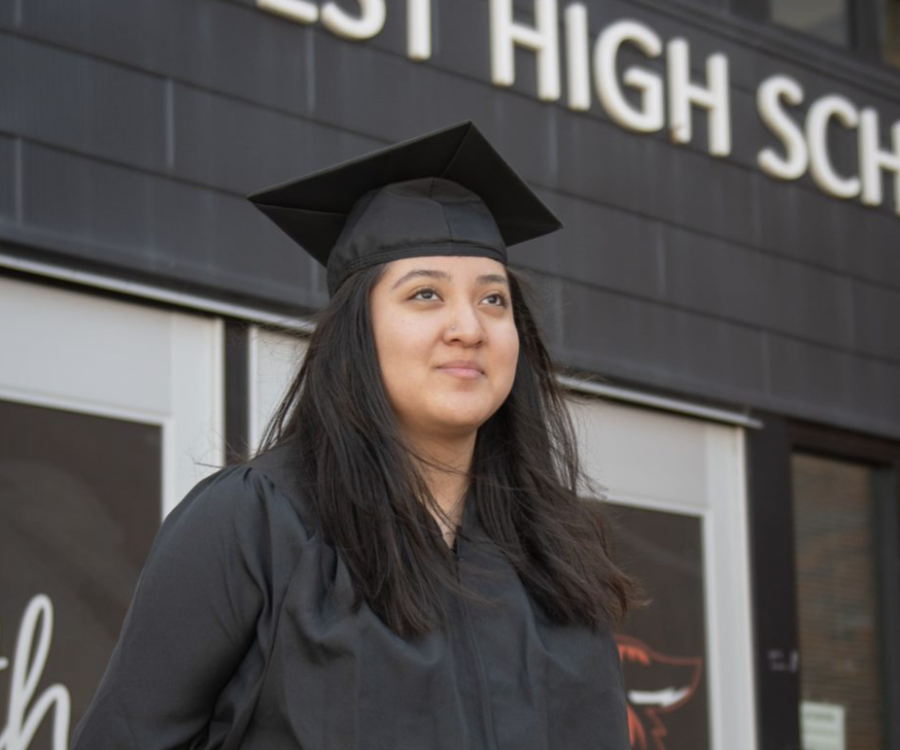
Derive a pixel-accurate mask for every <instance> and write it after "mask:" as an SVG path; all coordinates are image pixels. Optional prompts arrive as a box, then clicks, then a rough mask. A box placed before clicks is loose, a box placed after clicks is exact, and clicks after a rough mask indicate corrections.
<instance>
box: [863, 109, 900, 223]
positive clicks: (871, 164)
mask: <svg viewBox="0 0 900 750" xmlns="http://www.w3.org/2000/svg"><path fill="white" fill-rule="evenodd" d="M891 140H892V142H893V148H894V150H893V151H882V150H881V148H880V146H879V141H880V136H879V134H878V112H876V111H875V110H874V109H871V108H866V109H864V110H863V111H862V112H860V113H859V166H860V170H861V172H862V202H863V203H865V204H866V205H867V206H880V205H881V170H882V169H884V170H885V171H888V172H893V173H894V210H895V211H896V212H897V213H898V214H900V122H895V123H894V127H893V128H891Z"/></svg>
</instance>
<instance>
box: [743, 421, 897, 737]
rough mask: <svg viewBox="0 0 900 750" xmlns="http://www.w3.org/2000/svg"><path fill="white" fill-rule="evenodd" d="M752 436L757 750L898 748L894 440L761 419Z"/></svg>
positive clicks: (750, 447) (750, 443) (803, 423)
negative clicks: (771, 749)
mask: <svg viewBox="0 0 900 750" xmlns="http://www.w3.org/2000/svg"><path fill="white" fill-rule="evenodd" d="M759 416H761V417H762V418H763V421H764V426H763V428H762V429H760V430H755V431H753V432H752V433H751V434H750V435H749V451H748V456H749V468H750V472H749V474H750V478H751V482H750V493H751V501H750V505H749V512H750V527H751V536H752V539H751V547H752V549H753V554H752V557H753V568H754V572H755V576H754V592H753V597H754V604H755V608H754V609H755V618H756V623H755V631H756V632H755V641H756V652H757V660H758V661H757V664H758V666H759V669H758V675H759V688H760V689H759V692H758V702H757V710H758V712H759V714H758V716H759V721H760V729H761V736H762V737H763V738H765V742H764V745H763V746H764V747H794V748H804V750H824V749H825V748H846V749H847V750H886V749H887V748H895V747H900V744H898V741H900V713H898V712H897V711H896V710H893V709H894V707H895V706H897V705H900V641H898V640H897V635H896V634H897V633H898V632H900V442H897V441H887V440H882V439H879V438H876V437H871V436H866V435H861V434H859V433H857V432H847V431H841V430H836V429H831V428H826V427H822V426H820V425H814V424H810V423H805V422H799V421H794V420H789V419H785V418H783V417H781V416H778V415H775V414H767V415H759Z"/></svg>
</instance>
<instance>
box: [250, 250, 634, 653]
mask: <svg viewBox="0 0 900 750" xmlns="http://www.w3.org/2000/svg"><path fill="white" fill-rule="evenodd" d="M384 269H385V266H384V264H381V265H376V266H372V267H369V268H366V269H363V270H360V271H358V272H356V273H354V274H353V275H352V276H350V277H349V278H347V279H346V280H345V281H344V282H343V283H342V285H341V286H340V288H339V289H338V290H337V292H336V293H335V295H334V297H333V298H332V299H331V301H330V302H329V304H328V305H327V306H326V307H325V308H324V309H323V310H322V311H321V312H320V313H319V314H318V316H317V319H316V327H315V331H314V333H313V335H312V337H311V339H310V341H309V348H308V350H307V353H306V356H305V358H304V360H303V364H302V366H301V368H300V370H299V372H298V374H297V376H296V378H295V379H294V381H293V382H292V384H291V386H290V388H289V389H288V392H287V394H286V395H285V397H284V399H283V400H282V402H281V404H280V405H279V407H278V408H277V410H276V412H275V414H274V415H273V417H272V420H271V422H270V423H269V425H268V428H267V430H266V433H265V436H264V438H263V441H262V444H261V446H260V448H259V453H263V452H265V451H267V450H269V449H272V448H275V447H277V446H280V445H283V444H285V443H288V442H292V444H293V445H294V446H295V450H296V456H297V462H298V464H297V470H298V472H299V476H300V477H301V483H302V484H303V485H305V487H306V489H307V491H308V495H309V498H308V502H309V506H310V511H311V513H312V515H313V517H314V519H315V523H316V524H317V527H318V531H319V532H320V533H321V534H322V535H323V538H324V539H325V540H326V541H327V542H328V543H329V544H332V545H334V547H335V549H336V550H337V551H338V553H339V554H340V555H341V557H342V558H343V560H344V562H345V564H346V565H347V567H348V569H349V571H350V574H351V577H352V579H353V583H354V587H355V591H356V596H357V605H358V604H359V603H360V601H361V600H362V599H365V601H366V602H367V603H368V605H369V606H370V607H371V608H372V610H373V611H374V612H376V613H377V614H378V615H379V616H380V617H381V619H382V620H383V621H384V622H385V623H386V624H387V625H388V627H390V628H391V629H392V630H393V631H394V632H396V633H397V634H399V635H401V636H403V637H413V636H416V635H421V634H423V633H425V632H427V631H428V630H429V629H431V628H432V627H433V626H434V625H435V624H436V622H437V621H438V620H440V618H441V617H443V616H444V615H445V613H446V610H445V597H444V595H443V593H444V592H445V591H447V590H453V591H454V592H455V593H457V594H462V595H472V596H473V597H474V598H478V597H477V595H473V594H472V593H471V592H466V591H462V590H460V586H459V584H458V583H457V580H456V578H455V575H454V573H453V566H452V565H448V562H449V561H450V560H451V559H452V552H451V551H450V550H449V548H448V547H447V545H446V544H445V543H444V542H443V540H442V538H441V534H440V531H439V529H438V527H437V524H435V523H434V522H433V521H432V520H431V518H430V515H429V511H428V507H432V508H436V505H437V504H436V503H435V501H434V498H433V497H432V496H431V494H430V492H429V489H428V486H427V485H426V483H425V481H424V479H423V476H422V473H421V471H420V470H419V469H418V468H417V465H421V464H422V463H428V461H427V459H425V458H424V457H422V456H418V455H415V454H413V453H412V452H411V450H410V448H409V446H408V444H407V443H406V442H404V440H403V436H402V434H401V432H400V430H399V427H398V424H397V421H396V418H395V416H394V413H393V410H392V409H391V406H390V404H389V402H388V399H387V396H386V393H385V391H384V387H383V384H382V381H381V377H380V372H379V367H378V359H377V354H376V349H375V342H374V337H373V335H372V325H371V317H370V308H369V296H370V292H371V290H372V287H373V286H374V285H375V283H376V282H377V280H378V279H379V278H380V276H381V274H382V273H383V272H384ZM508 277H509V283H510V295H511V297H512V305H513V317H514V320H515V325H516V328H517V330H518V333H519V359H518V363H517V368H516V376H515V380H514V383H513V386H512V390H511V392H510V394H509V396H508V398H507V399H506V401H505V402H504V403H503V405H502V406H501V407H500V408H499V409H498V410H497V412H495V413H494V415H493V416H492V417H491V418H490V419H488V421H487V422H485V423H484V424H483V425H482V426H481V428H480V429H479V430H478V434H477V437H476V440H475V449H474V454H473V458H472V465H471V470H470V474H469V476H470V479H471V490H470V492H473V493H474V495H470V497H472V496H474V499H475V509H476V512H477V513H478V514H479V519H480V520H481V523H482V525H483V528H484V530H485V532H486V533H487V535H488V536H489V537H490V538H491V540H492V541H493V542H494V543H495V544H496V545H497V546H498V547H499V548H500V550H501V551H502V552H503V553H504V554H505V555H506V556H507V558H508V559H509V560H510V561H511V563H512V564H513V566H514V567H515V569H516V571H517V573H518V575H519V577H520V579H521V580H522V582H523V584H524V586H525V587H526V589H527V590H528V591H529V593H530V594H531V595H532V597H533V598H534V599H535V600H536V601H537V602H538V604H539V605H540V606H541V608H542V609H543V611H544V613H545V614H546V616H547V617H548V618H549V619H550V620H552V621H554V622H558V623H581V624H584V625H587V626H589V627H591V628H594V629H597V628H599V627H600V626H601V625H602V624H603V623H606V624H609V625H611V626H615V625H618V624H620V623H621V621H622V619H623V618H624V616H625V614H626V613H627V611H628V610H629V608H630V607H632V606H634V605H635V604H638V603H639V602H638V601H637V598H638V596H639V594H640V593H641V592H640V587H639V585H638V583H637V582H636V581H635V580H634V579H632V578H630V577H629V576H628V575H626V574H625V573H624V572H622V571H621V570H620V569H619V568H618V567H617V566H616V564H615V563H614V562H613V560H612V558H611V554H610V539H609V530H608V525H607V521H606V520H605V518H604V516H603V514H602V511H601V509H600V503H598V502H597V501H596V499H582V498H580V497H579V490H583V489H584V488H585V487H592V486H593V485H592V484H591V483H590V481H589V480H588V479H587V477H586V476H585V474H584V473H583V471H582V469H581V465H580V463H579V458H578V450H577V446H576V442H575V438H574V434H573V429H572V424H571V421H570V417H569V412H568V410H567V409H566V407H565V403H564V392H563V391H562V389H561V388H560V386H559V385H558V383H557V381H556V378H555V377H554V367H553V364H552V362H551V358H550V355H549V353H548V351H547V349H546V347H545V346H544V343H543V341H542V339H541V335H540V332H539V330H538V326H537V324H536V321H535V318H534V316H533V315H532V312H531V309H530V306H529V303H528V301H527V300H526V294H527V295H528V296H531V295H532V294H533V290H532V289H531V287H530V286H529V285H528V284H527V282H526V281H525V279H524V278H523V277H521V276H519V275H518V274H517V273H515V272H513V271H512V270H509V269H508ZM467 502H468V501H467Z"/></svg>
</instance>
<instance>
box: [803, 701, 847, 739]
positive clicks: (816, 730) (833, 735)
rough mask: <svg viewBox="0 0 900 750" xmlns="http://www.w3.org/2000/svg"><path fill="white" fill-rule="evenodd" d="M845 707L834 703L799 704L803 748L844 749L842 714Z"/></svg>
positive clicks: (805, 702) (804, 702)
mask: <svg viewBox="0 0 900 750" xmlns="http://www.w3.org/2000/svg"><path fill="white" fill-rule="evenodd" d="M845 712H846V709H845V708H844V707H843V706H838V705H836V704H834V703H810V702H809V701H803V702H802V703H801V704H800V730H801V734H802V736H803V750H845V748H846V743H845V741H844V714H845Z"/></svg>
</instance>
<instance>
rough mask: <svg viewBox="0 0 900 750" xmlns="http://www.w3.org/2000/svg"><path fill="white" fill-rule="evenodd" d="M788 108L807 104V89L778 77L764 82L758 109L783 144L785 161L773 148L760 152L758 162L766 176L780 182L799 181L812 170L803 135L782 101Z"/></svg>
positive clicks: (759, 92)
mask: <svg viewBox="0 0 900 750" xmlns="http://www.w3.org/2000/svg"><path fill="white" fill-rule="evenodd" d="M782 99H784V100H785V101H786V102H787V103H788V104H800V103H801V102H802V101H803V88H802V87H801V86H800V84H799V83H797V82H796V81H795V80H794V79H793V78H789V77H788V76H782V75H775V76H772V77H771V78H767V79H766V80H765V81H763V82H762V83H761V84H760V86H759V88H758V89H757V90H756V108H757V110H758V111H759V116H760V117H761V118H762V121H763V122H764V123H765V124H766V125H768V127H769V130H771V131H772V132H773V133H775V135H777V136H778V138H779V139H780V140H781V143H782V145H783V146H784V150H785V157H784V158H782V157H780V156H779V155H778V154H777V153H775V151H774V150H772V149H771V148H764V149H763V150H762V151H760V152H759V155H758V156H757V157H756V161H757V163H758V164H759V168H760V169H762V171H763V172H765V173H766V174H768V175H770V176H772V177H777V178H778V179H780V180H796V179H798V178H799V177H800V176H801V175H802V174H803V173H804V172H805V171H806V168H807V166H809V151H808V150H807V148H806V141H805V140H804V139H803V133H802V132H801V131H800V128H799V127H797V124H796V123H795V122H794V121H793V120H792V119H791V118H790V117H788V115H787V113H786V112H785V111H784V110H783V109H782V108H781V100H782Z"/></svg>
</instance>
